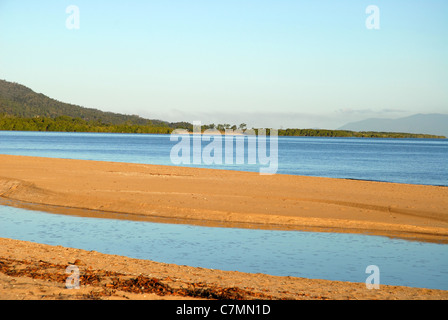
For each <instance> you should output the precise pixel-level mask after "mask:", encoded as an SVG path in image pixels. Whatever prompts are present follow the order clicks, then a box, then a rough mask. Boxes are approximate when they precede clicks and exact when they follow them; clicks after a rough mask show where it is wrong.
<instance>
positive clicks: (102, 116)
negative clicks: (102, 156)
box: [0, 80, 182, 127]
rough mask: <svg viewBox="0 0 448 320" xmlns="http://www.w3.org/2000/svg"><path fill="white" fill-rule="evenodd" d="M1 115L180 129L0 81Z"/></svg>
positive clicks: (158, 121) (169, 124)
mask: <svg viewBox="0 0 448 320" xmlns="http://www.w3.org/2000/svg"><path fill="white" fill-rule="evenodd" d="M0 115H8V116H13V117H16V118H38V117H40V118H50V119H55V118H57V117H60V116H68V117H71V118H79V119H82V120H84V121H86V122H96V123H98V122H101V123H103V124H107V125H121V124H125V123H127V124H132V125H152V126H158V127H175V126H176V125H178V126H182V124H181V123H176V124H173V123H169V122H166V121H161V120H148V119H144V118H141V117H140V116H137V115H124V114H119V113H113V112H103V111H100V110H97V109H92V108H85V107H81V106H77V105H73V104H69V103H64V102H60V101H58V100H55V99H52V98H49V97H47V96H46V95H44V94H42V93H36V92H34V91H33V90H31V89H30V88H28V87H25V86H23V85H21V84H18V83H14V82H8V81H5V80H0Z"/></svg>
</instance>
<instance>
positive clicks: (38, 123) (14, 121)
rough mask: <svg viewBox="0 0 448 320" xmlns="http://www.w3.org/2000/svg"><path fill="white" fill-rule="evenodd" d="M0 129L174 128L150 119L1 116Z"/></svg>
mask: <svg viewBox="0 0 448 320" xmlns="http://www.w3.org/2000/svg"><path fill="white" fill-rule="evenodd" d="M0 130H10V131H58V132H110V133H165V134H166V133H171V132H172V131H173V130H174V129H173V128H171V127H169V126H167V125H165V126H157V125H153V124H151V123H150V121H148V123H147V124H146V125H142V124H132V123H130V122H129V123H123V124H108V123H102V122H101V121H99V120H96V121H86V120H83V119H81V118H72V117H69V116H59V117H56V118H47V117H35V118H19V117H13V116H7V115H3V116H0Z"/></svg>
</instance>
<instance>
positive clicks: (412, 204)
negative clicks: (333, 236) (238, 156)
mask: <svg viewBox="0 0 448 320" xmlns="http://www.w3.org/2000/svg"><path fill="white" fill-rule="evenodd" d="M0 163H1V166H0V204H7V205H14V206H19V207H24V208H33V209H38V210H44V211H48V212H54V213H59V214H75V215H81V216H94V217H103V218H116V219H129V220H146V221H156V222H168V223H189V224H196V225H205V226H222V227H235V226H237V227H243V228H262V229H279V230H304V231H324V232H348V233H363V234H372V235H383V236H389V237H399V238H404V239H408V240H419V241H431V242H441V243H448V188H446V187H438V186H423V185H407V184H396V183H383V182H372V181H358V180H345V179H331V178H318V177H304V176H292V175H272V176H262V175H259V174H258V173H249V172H237V171H225V170H212V169H198V168H182V167H174V166H157V165H145V164H130V163H112V162H100V161H85V160H68V159H51V158H40V157H26V156H9V155H0ZM3 241H6V240H3ZM17 243H18V242H15V241H13V242H11V243H10V246H11V249H10V252H13V251H14V252H15V253H14V254H12V253H11V254H10V255H11V259H15V260H17V261H16V262H11V261H10V262H8V263H12V264H14V263H17V264H23V263H22V262H20V261H22V260H26V259H32V258H31V256H29V257H27V254H22V253H21V250H22V249H23V250H25V249H24V247H23V248H22V249H20V250H19V249H17V250H14V249H13V248H14V246H16V245H18V244H17ZM27 245H29V246H36V244H30V243H27ZM44 247H45V246H43V245H42V247H41V248H44ZM45 248H47V249H42V250H47V251H48V256H47V257H44V258H43V259H42V258H41V257H40V258H39V257H37V256H36V259H38V260H43V261H47V262H48V260H49V259H52V257H53V256H54V255H55V252H56V251H55V250H56V249H55V248H51V250H50V249H48V248H49V247H45ZM59 249H60V250H64V248H59ZM59 249H58V250H59ZM2 250H3V252H4V248H3V245H2ZM39 250H40V249H39ZM39 250H37V248H36V249H35V250H32V251H33V252H34V251H35V252H36V254H38V252H39ZM67 250H69V249H67ZM24 252H28V253H29V255H31V254H32V252H31V251H27V250H25V251H24ZM77 252H78V253H79V254H80V252H81V251H77ZM80 255H81V254H80ZM98 255H100V254H98ZM82 256H83V257H84V258H81V260H83V259H87V258H86V257H87V256H86V255H85V254H83V255H82ZM101 256H102V258H103V259H106V260H105V261H103V262H100V260H101V259H100V258H98V261H97V262H96V264H95V263H93V262H92V263H91V264H92V268H94V269H97V268H98V270H102V268H103V269H104V267H106V266H107V265H108V264H109V263H108V261H109V260H110V259H112V258H111V257H112V256H107V255H101ZM0 257H3V258H6V256H5V255H3V254H2V255H0ZM113 257H114V258H113V259H125V260H123V261H131V260H132V259H128V258H123V257H116V256H113ZM66 258H67V259H68V257H66ZM73 258H74V257H73ZM67 259H65V260H67ZM70 259H72V258H70ZM38 260H37V261H38ZM63 260H64V259H63ZM63 260H61V261H59V262H58V263H59V264H61V265H64V264H67V263H68V261H63ZM132 261H134V260H132ZM5 263H6V262H4V264H5ZM136 263H137V262H136ZM145 263H152V262H148V261H139V262H138V263H137V264H145ZM121 265H122V267H123V268H125V264H124V263H121ZM103 266H104V267H103ZM176 268H181V266H174V265H170V266H169V268H168V267H166V270H168V269H169V271H167V277H170V278H171V276H169V274H170V272H175V271H174V270H177V269H176ZM184 268H188V267H184ZM185 270H187V269H185ZM206 271H209V272H208V273H207V272H206ZM133 272H137V269H134V271H133ZM176 272H177V271H176ZM200 273H201V277H199V278H195V279H194V280H193V279H192V281H196V282H201V281H204V282H207V283H208V282H213V283H221V284H224V283H225V285H229V284H228V283H227V282H226V281H227V278H228V277H229V274H228V273H225V272H224V273H222V274H221V272H220V271H217V270H213V271H210V270H205V269H201V272H200ZM198 274H199V273H198ZM216 274H221V279H219V281H218V279H217V278H216V277H215V275H216ZM235 274H238V276H241V278H240V280H239V281H240V282H238V283H240V286H241V288H243V287H252V283H253V279H252V277H263V278H264V277H266V279H268V278H269V279H277V278H278V277H271V276H267V275H249V274H244V275H243V274H241V273H235ZM0 275H1V276H2V278H4V274H2V273H0ZM19 279H27V277H19ZM179 279H180V278H179ZM201 279H202V280H201ZM212 279H214V280H212ZM244 279H246V280H247V281H246V280H244ZM287 279H292V280H291V281H293V282H294V285H292V286H291V287H290V288H289V289H288V290H286V289H285V290H283V291H288V292H292V293H293V295H295V296H294V298H300V297H302V298H304V297H307V296H304V295H301V294H305V293H306V290H307V289H303V290H302V289H300V290H299V289H298V288H301V286H300V285H299V284H297V283H296V282H297V281H299V282H306V281H308V280H306V279H299V278H287ZM3 280H5V279H3ZM35 280H36V281H38V279H35ZM5 281H6V283H8V281H9V280H5ZM17 281H18V280H17ZM182 281H186V282H188V281H189V280H182ZM229 281H236V280H229ZM263 281H268V280H263ZM270 281H271V280H270ZM272 281H273V282H275V283H276V282H278V281H279V280H278V279H277V280H272ZM288 281H289V280H288ZM309 281H311V282H313V281H314V280H309ZM322 281H323V280H322ZM311 282H310V283H311ZM3 283H5V282H3ZM307 283H308V282H307ZM322 283H327V286H325V285H323V286H322V288H321V289H319V288H320V287H321V284H322ZM322 283H315V284H314V285H315V286H314V287H313V288H314V289H313V290H315V291H312V290H311V289H310V290H311V291H310V292H314V293H316V294H315V295H313V297H315V298H317V297H323V296H325V297H327V296H328V297H329V298H332V299H333V298H335V299H339V298H344V297H345V298H349V297H350V298H361V299H363V298H366V299H370V298H375V297H377V298H378V297H379V298H380V299H381V298H385V299H386V298H387V299H389V298H395V297H398V298H400V297H402V298H403V297H404V296H403V295H401V296H400V295H396V294H393V293H390V294H386V295H385V292H384V291H383V290H375V292H374V293H372V290H367V289H366V288H365V284H356V285H354V284H349V283H342V282H341V283H339V282H337V285H336V287H338V288H339V287H340V286H343V287H344V286H348V287H347V288H346V289H343V291H344V294H343V295H335V296H334V295H331V294H326V295H325V294H324V293H328V290H326V289H328V288H329V286H334V285H335V284H334V283H336V282H325V281H323V282H322ZM330 283H332V284H330ZM4 286H7V284H4ZM230 287H231V286H230ZM253 287H254V288H255V286H253ZM261 287H263V286H260V288H261ZM384 287H386V286H384ZM4 288H5V287H4ZM220 288H224V286H223V285H221V286H220ZM294 288H295V289H294ZM333 288H334V287H333ZM350 288H351V289H350ZM355 288H357V289H355ZM62 289H63V288H62ZM273 290H274V289H273ZM347 290H348V291H347ZM353 290H354V291H353ZM359 290H361V291H362V293H360V292H359ZM400 290H402V291H403V290H404V291H406V290H410V291H412V290H413V289H412V290H411V288H407V289H406V290H405V289H400ZM415 290H418V293H416V292H417V291H412V292H413V293H412V294H411V293H409V294H410V296H409V295H408V296H406V298H405V299H410V297H413V298H425V297H429V296H431V295H427V294H426V293H427V291H422V289H415ZM1 291H2V294H4V291H5V290H1ZM274 291H275V290H274ZM330 291H331V290H330ZM392 291H393V290H392ZM64 292H65V291H64ZM78 292H79V291H78ZM318 292H319V293H318ZM380 292H381V293H380ZM400 292H401V291H400ZM431 292H435V291H431ZM437 292H439V291H437ZM441 292H442V293H440V295H439V293H438V295H437V297H438V298H440V297H445V298H446V291H441ZM299 293H300V294H299ZM132 294H135V293H132ZM139 294H140V293H139ZM0 295H1V294H0ZM271 295H272V293H271ZM171 296H173V295H171ZM30 297H31V296H29V297H28V296H27V295H25V298H30ZM272 297H274V299H278V298H280V296H278V295H272ZM310 297H311V296H310ZM78 298H79V297H78ZM194 298H198V297H194ZM308 298H309V297H308Z"/></svg>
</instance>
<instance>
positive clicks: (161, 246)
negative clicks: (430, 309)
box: [0, 206, 448, 290]
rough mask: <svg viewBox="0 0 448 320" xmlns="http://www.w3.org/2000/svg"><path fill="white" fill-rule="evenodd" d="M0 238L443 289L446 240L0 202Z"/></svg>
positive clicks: (446, 286) (447, 286)
mask: <svg viewBox="0 0 448 320" xmlns="http://www.w3.org/2000/svg"><path fill="white" fill-rule="evenodd" d="M0 237H3V238H11V239H17V240H26V241H32V242H37V243H44V244H50V245H61V246H64V247H72V248H79V249H85V250H95V251H98V252H102V253H107V254H116V255H123V256H127V257H132V258H138V259H148V260H153V261H158V262H164V263H175V264H178V265H188V266H194V267H203V268H211V269H221V270H235V271H242V272H251V273H266V274H271V275H281V276H295V277H305V278H315V279H328V280H340V281H352V282H365V281H366V279H367V277H368V276H369V275H370V273H366V268H367V267H368V266H370V265H375V266H378V268H379V271H380V284H390V285H402V286H411V287H423V288H433V289H443V290H448V245H446V244H435V243H426V242H417V241H408V240H401V239H390V238H388V237H381V236H370V235H360V234H342V233H324V232H299V231H276V230H254V229H238V228H215V227H213V228H212V227H202V226H192V225H182V224H168V223H153V222H140V221H127V220H112V219H102V218H86V217H77V216H69V215H59V214H50V213H45V212H41V211H34V210H33V211H31V210H25V209H19V208H15V207H10V206H0Z"/></svg>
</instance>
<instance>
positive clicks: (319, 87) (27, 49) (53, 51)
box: [0, 0, 448, 129]
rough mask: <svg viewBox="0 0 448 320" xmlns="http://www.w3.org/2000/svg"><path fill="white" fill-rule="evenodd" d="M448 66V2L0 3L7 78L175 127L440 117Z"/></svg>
mask: <svg viewBox="0 0 448 320" xmlns="http://www.w3.org/2000/svg"><path fill="white" fill-rule="evenodd" d="M69 5H76V6H77V7H78V8H79V10H80V12H79V13H80V15H79V21H80V25H79V29H68V28H67V27H66V19H67V18H68V17H69V14H68V13H66V8H67V7H68V6H69ZM368 5H376V6H377V7H378V8H379V10H380V20H379V23H380V29H379V30H375V29H367V28H366V25H365V21H366V19H367V18H368V17H369V15H370V14H367V13H366V8H367V6H368ZM447 57H448V1H446V0H429V1H422V0H401V1H396V0H388V1H385V0H369V1H364V0H340V1H336V0H325V1H311V0H308V1H304V0H239V1H236V0H183V1H181V0H157V1H156V0H147V1H136V0H133V1H113V0H109V1H91V0H90V1H82V0H71V1H65V0H52V1H51V0H40V1H34V0H28V1H25V0H0V78H1V79H5V80H8V81H15V82H18V83H21V84H24V85H26V86H28V87H30V88H32V89H33V90H35V91H37V92H42V93H44V94H46V95H48V96H50V97H52V98H55V99H58V100H61V101H64V102H69V103H74V104H78V105H82V106H85V107H91V108H97V109H100V110H105V111H113V112H120V113H126V114H139V115H141V116H144V117H148V118H159V119H163V120H169V121H180V120H186V121H195V120H197V121H202V123H211V122H214V123H232V124H233V123H235V124H239V123H241V122H245V123H247V124H249V125H251V126H264V127H284V128H286V127H322V128H331V129H333V128H337V127H339V126H341V125H343V124H345V123H346V122H348V121H352V120H360V119H365V118H368V117H391V118H397V117H402V116H407V115H410V114H414V113H432V112H439V113H448V58H447Z"/></svg>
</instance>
